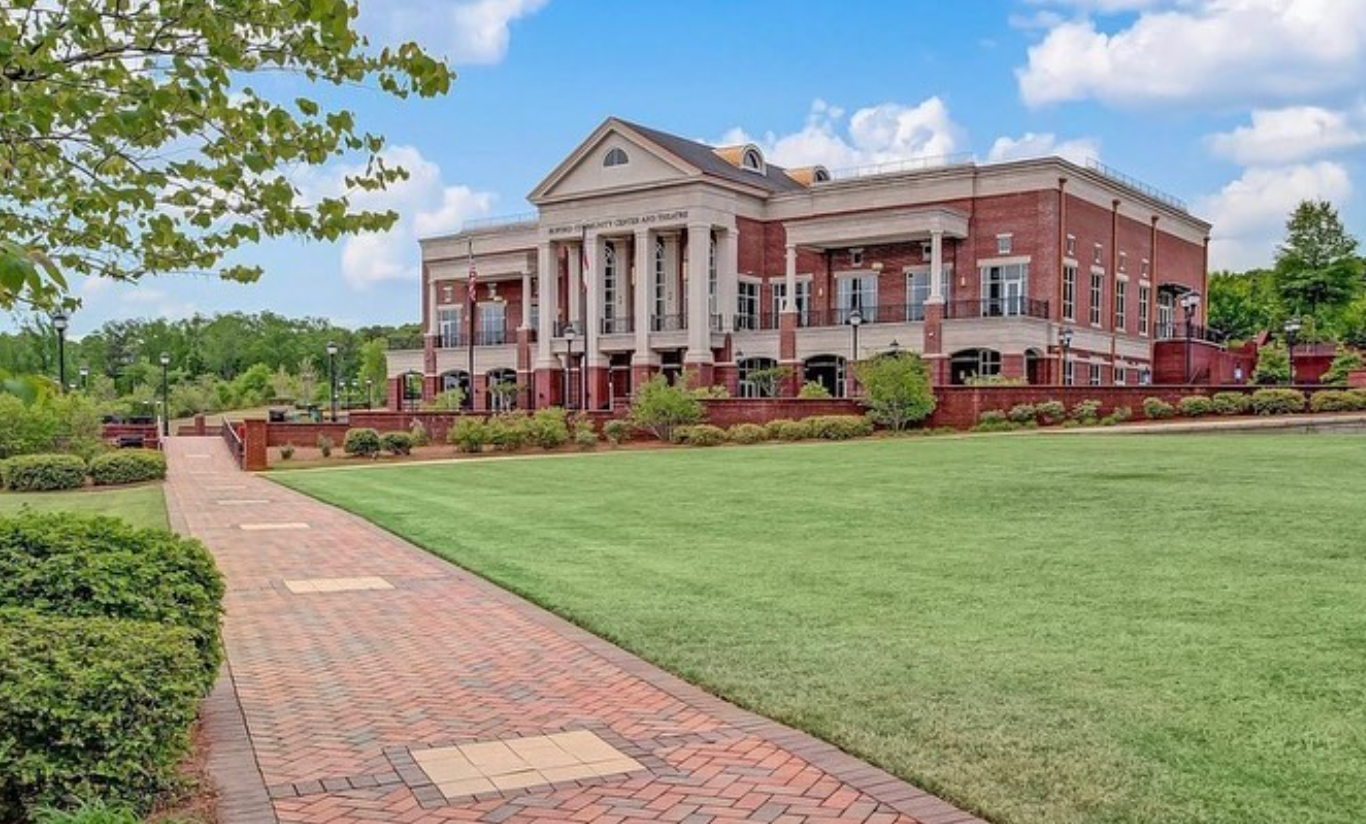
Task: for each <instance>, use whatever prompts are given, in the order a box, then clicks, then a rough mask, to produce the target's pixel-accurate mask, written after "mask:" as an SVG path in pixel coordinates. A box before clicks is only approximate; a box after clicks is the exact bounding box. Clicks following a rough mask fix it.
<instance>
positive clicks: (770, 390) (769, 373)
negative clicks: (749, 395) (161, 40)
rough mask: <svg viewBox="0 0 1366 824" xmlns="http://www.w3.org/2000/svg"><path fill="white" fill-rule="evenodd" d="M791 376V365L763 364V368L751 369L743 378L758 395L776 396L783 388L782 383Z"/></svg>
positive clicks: (764, 396) (763, 396)
mask: <svg viewBox="0 0 1366 824" xmlns="http://www.w3.org/2000/svg"><path fill="white" fill-rule="evenodd" d="M791 377H792V369H791V367H787V366H765V367H764V368H763V369H751V370H750V371H749V372H748V373H747V374H746V375H745V380H747V381H749V383H750V385H751V386H753V387H754V393H755V394H756V395H758V396H759V397H761V398H776V397H778V392H779V391H781V390H782V388H783V383H785V382H786V381H787V380H788V379H789V378H791Z"/></svg>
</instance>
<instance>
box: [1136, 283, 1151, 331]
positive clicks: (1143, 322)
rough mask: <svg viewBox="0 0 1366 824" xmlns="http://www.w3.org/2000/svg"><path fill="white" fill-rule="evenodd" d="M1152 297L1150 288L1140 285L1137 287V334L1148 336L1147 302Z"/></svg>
mask: <svg viewBox="0 0 1366 824" xmlns="http://www.w3.org/2000/svg"><path fill="white" fill-rule="evenodd" d="M1151 295H1152V288H1151V287H1149V286H1147V285H1145V284H1142V283H1140V284H1139V285H1138V334H1140V335H1147V334H1148V302H1149V298H1150V297H1151Z"/></svg>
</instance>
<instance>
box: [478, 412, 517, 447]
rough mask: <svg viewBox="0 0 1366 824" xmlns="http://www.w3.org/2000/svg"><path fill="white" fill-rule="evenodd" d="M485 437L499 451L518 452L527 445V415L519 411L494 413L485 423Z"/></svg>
mask: <svg viewBox="0 0 1366 824" xmlns="http://www.w3.org/2000/svg"><path fill="white" fill-rule="evenodd" d="M484 438H485V440H487V441H488V444H489V445H490V446H492V447H493V448H494V449H496V450H498V451H499V452H516V451H517V450H518V449H521V448H522V447H523V446H525V445H526V441H527V416H526V415H522V414H518V413H511V414H505V415H494V416H493V417H492V418H489V419H488V422H487V423H485V424H484Z"/></svg>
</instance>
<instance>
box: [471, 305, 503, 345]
mask: <svg viewBox="0 0 1366 824" xmlns="http://www.w3.org/2000/svg"><path fill="white" fill-rule="evenodd" d="M477 342H478V343H482V344H484V345H485V346H500V345H502V344H504V343H507V304H506V303H503V302H502V301H501V300H499V301H491V302H489V303H481V304H479V339H478V341H477Z"/></svg>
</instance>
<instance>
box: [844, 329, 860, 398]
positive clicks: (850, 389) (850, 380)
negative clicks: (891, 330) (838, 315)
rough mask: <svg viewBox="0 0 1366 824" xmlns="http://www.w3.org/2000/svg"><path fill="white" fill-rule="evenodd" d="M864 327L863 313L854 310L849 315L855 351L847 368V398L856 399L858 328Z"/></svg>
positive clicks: (845, 391)
mask: <svg viewBox="0 0 1366 824" xmlns="http://www.w3.org/2000/svg"><path fill="white" fill-rule="evenodd" d="M862 325H863V313H862V312H860V311H859V310H858V309H854V310H852V311H851V312H850V313H849V328H850V329H852V330H854V351H853V357H852V358H850V359H849V365H848V368H847V370H846V371H847V372H848V374H847V375H845V376H844V382H845V385H846V387H847V388H846V389H845V390H844V394H845V397H848V398H852V397H854V364H856V363H858V328H859V327H860V326H862Z"/></svg>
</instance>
